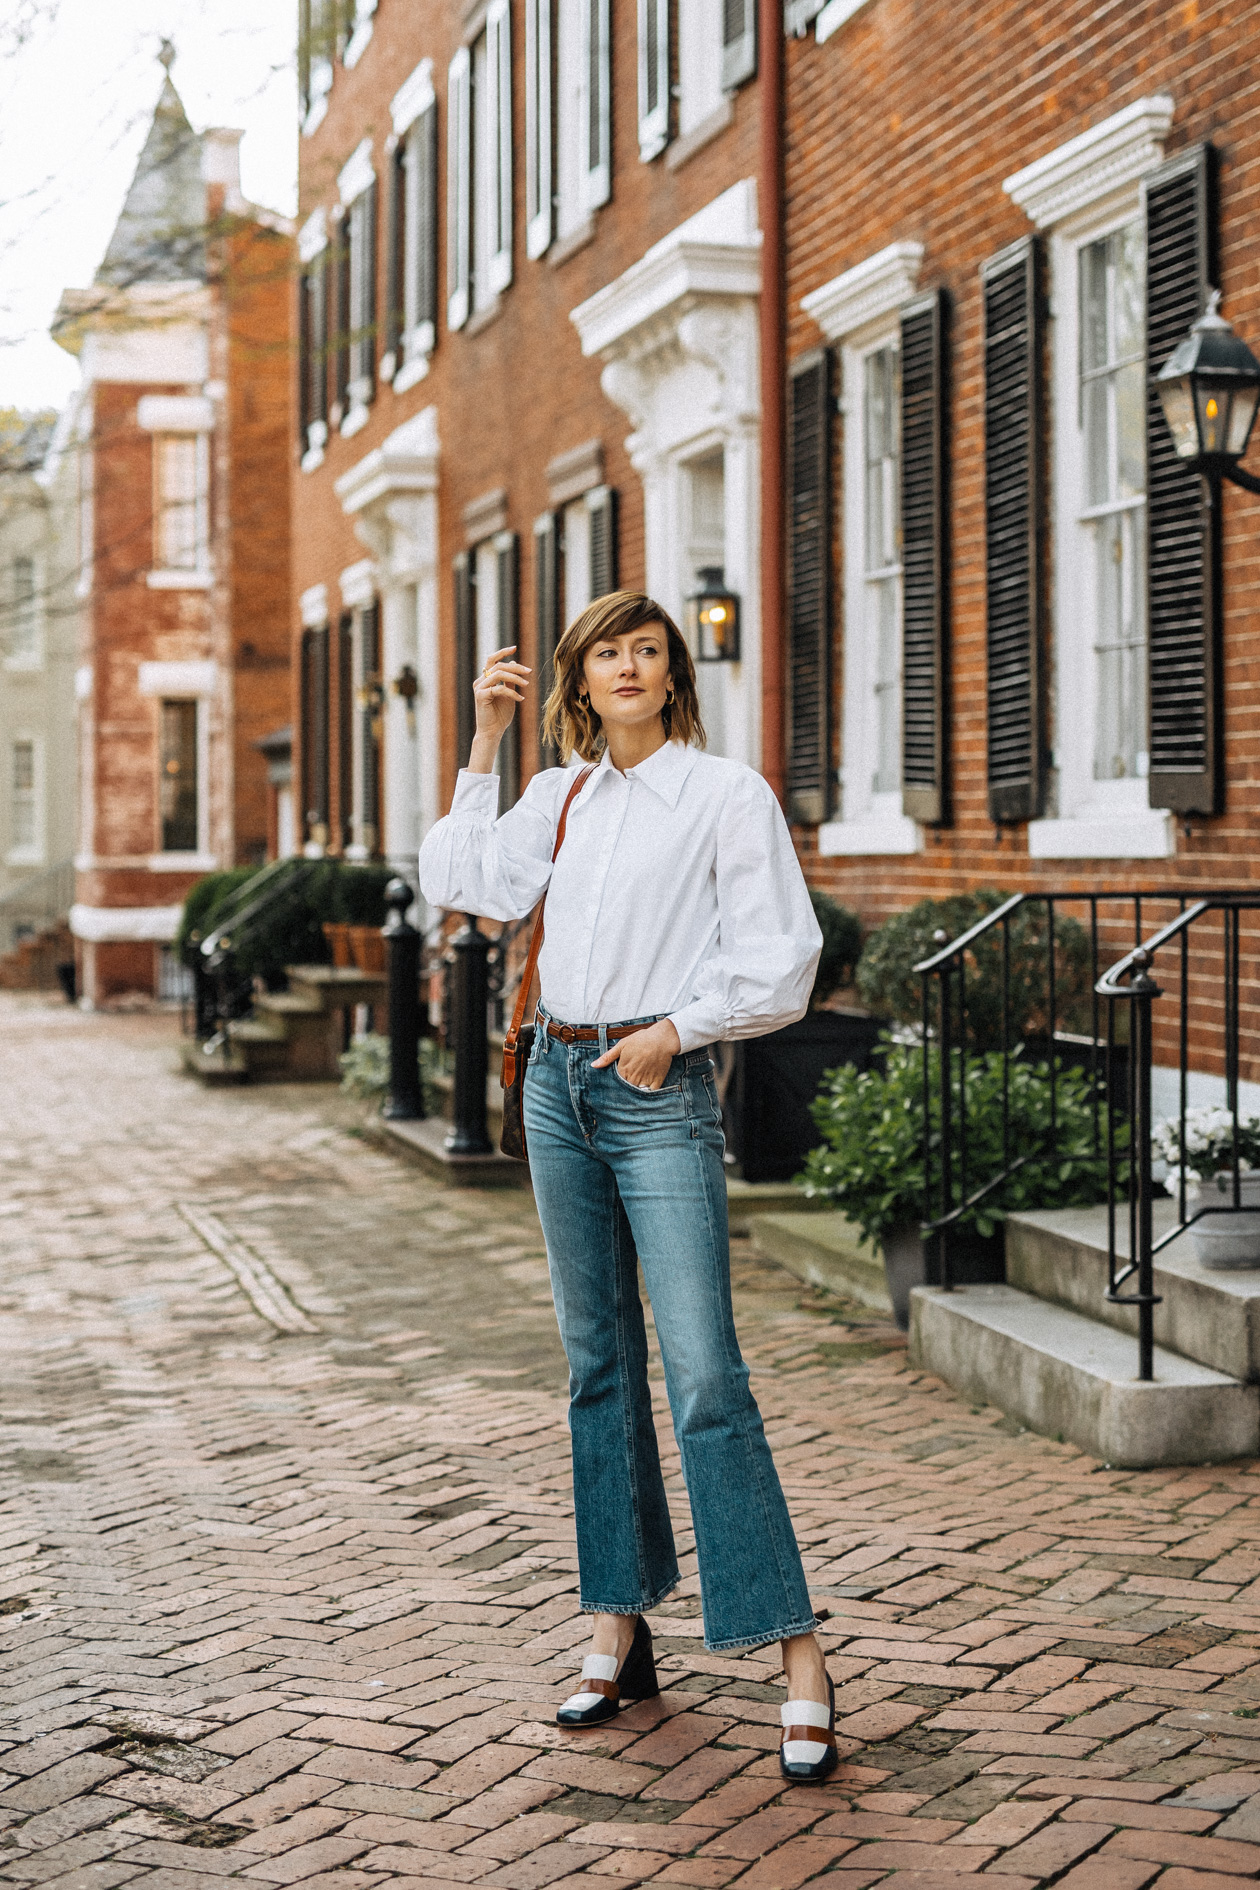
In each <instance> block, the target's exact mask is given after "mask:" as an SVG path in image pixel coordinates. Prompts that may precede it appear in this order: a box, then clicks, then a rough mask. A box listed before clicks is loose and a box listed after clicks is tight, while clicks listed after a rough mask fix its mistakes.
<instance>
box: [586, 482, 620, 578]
mask: <svg viewBox="0 0 1260 1890" xmlns="http://www.w3.org/2000/svg"><path fill="white" fill-rule="evenodd" d="M586 508H587V511H588V512H589V513H590V515H591V599H592V601H594V599H595V598H597V597H607V595H608V593H609V591H615V590H616V588H617V494H616V492H615V491H614V490H613V488H612V487H611V486H600V487H599V488H598V490H596V491H595V492H592V493H590V494H589V495H588V496H587V501H586Z"/></svg>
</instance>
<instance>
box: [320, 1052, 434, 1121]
mask: <svg viewBox="0 0 1260 1890" xmlns="http://www.w3.org/2000/svg"><path fill="white" fill-rule="evenodd" d="M338 1061H339V1062H340V1064H341V1087H342V1089H343V1090H344V1091H345V1092H346V1095H347V1096H357V1097H358V1098H359V1100H360V1101H361V1102H375V1103H381V1102H384V1100H385V1097H386V1095H387V1093H388V1090H389V1038H388V1037H383V1036H381V1034H380V1033H379V1031H368V1032H367V1034H366V1035H365V1036H362V1037H356V1038H355V1040H354V1042H353V1043H352V1044H351V1046H350V1048H349V1049H348V1050H347V1051H345V1052H344V1054H343V1055H342V1056H341V1057H340V1058H339V1059H338ZM441 1067H442V1052H441V1050H440V1049H439V1047H438V1043H437V1039H436V1038H434V1037H421V1039H420V1090H421V1094H422V1095H423V1097H424V1107H425V1113H426V1114H427V1115H430V1116H439V1115H441V1113H442V1094H441V1091H440V1090H439V1089H437V1088H436V1087H435V1085H434V1082H433V1078H434V1076H435V1075H436V1074H437V1072H438V1071H439V1070H440V1069H441Z"/></svg>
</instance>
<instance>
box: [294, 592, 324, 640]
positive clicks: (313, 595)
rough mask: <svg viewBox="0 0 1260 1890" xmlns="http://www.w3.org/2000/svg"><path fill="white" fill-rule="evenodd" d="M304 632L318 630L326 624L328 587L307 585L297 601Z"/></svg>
mask: <svg viewBox="0 0 1260 1890" xmlns="http://www.w3.org/2000/svg"><path fill="white" fill-rule="evenodd" d="M298 611H299V613H300V615H301V618H302V628H303V629H304V630H320V629H322V628H323V626H324V625H325V624H326V623H327V622H328V586H327V585H326V584H308V585H307V587H306V589H305V590H304V591H303V592H302V595H301V597H299V599H298Z"/></svg>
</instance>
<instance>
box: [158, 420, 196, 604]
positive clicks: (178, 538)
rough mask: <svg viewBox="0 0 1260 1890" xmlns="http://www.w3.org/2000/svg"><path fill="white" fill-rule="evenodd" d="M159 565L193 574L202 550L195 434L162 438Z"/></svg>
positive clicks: (159, 446) (159, 493) (160, 449)
mask: <svg viewBox="0 0 1260 1890" xmlns="http://www.w3.org/2000/svg"><path fill="white" fill-rule="evenodd" d="M156 450H157V545H156V554H157V562H158V566H159V568H160V569H162V570H165V571H194V570H196V569H197V565H198V553H199V550H200V544H199V539H200V535H201V534H200V530H199V526H200V517H199V514H200V511H201V505H200V498H201V495H200V493H199V491H198V484H199V480H198V474H199V470H200V465H199V462H200V457H201V455H200V442H199V441H198V438H197V436H196V435H195V434H187V435H185V434H174V435H168V436H166V437H164V438H159V439H158V440H157V442H156Z"/></svg>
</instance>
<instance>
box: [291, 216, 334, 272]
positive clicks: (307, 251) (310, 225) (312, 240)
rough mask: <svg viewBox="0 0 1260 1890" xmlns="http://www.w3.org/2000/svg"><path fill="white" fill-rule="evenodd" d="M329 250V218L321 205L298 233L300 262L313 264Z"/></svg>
mask: <svg viewBox="0 0 1260 1890" xmlns="http://www.w3.org/2000/svg"><path fill="white" fill-rule="evenodd" d="M327 248H328V218H327V217H326V216H325V215H324V206H323V204H322V203H321V204H320V206H319V208H318V210H312V211H311V214H310V216H309V217H307V219H306V222H305V223H304V224H303V225H302V227H301V229H300V230H299V231H298V261H299V262H301V263H312V262H314V260H315V258H316V257H317V256H318V255H320V254H321V253H322V252H323V251H324V250H326V249H327Z"/></svg>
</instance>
